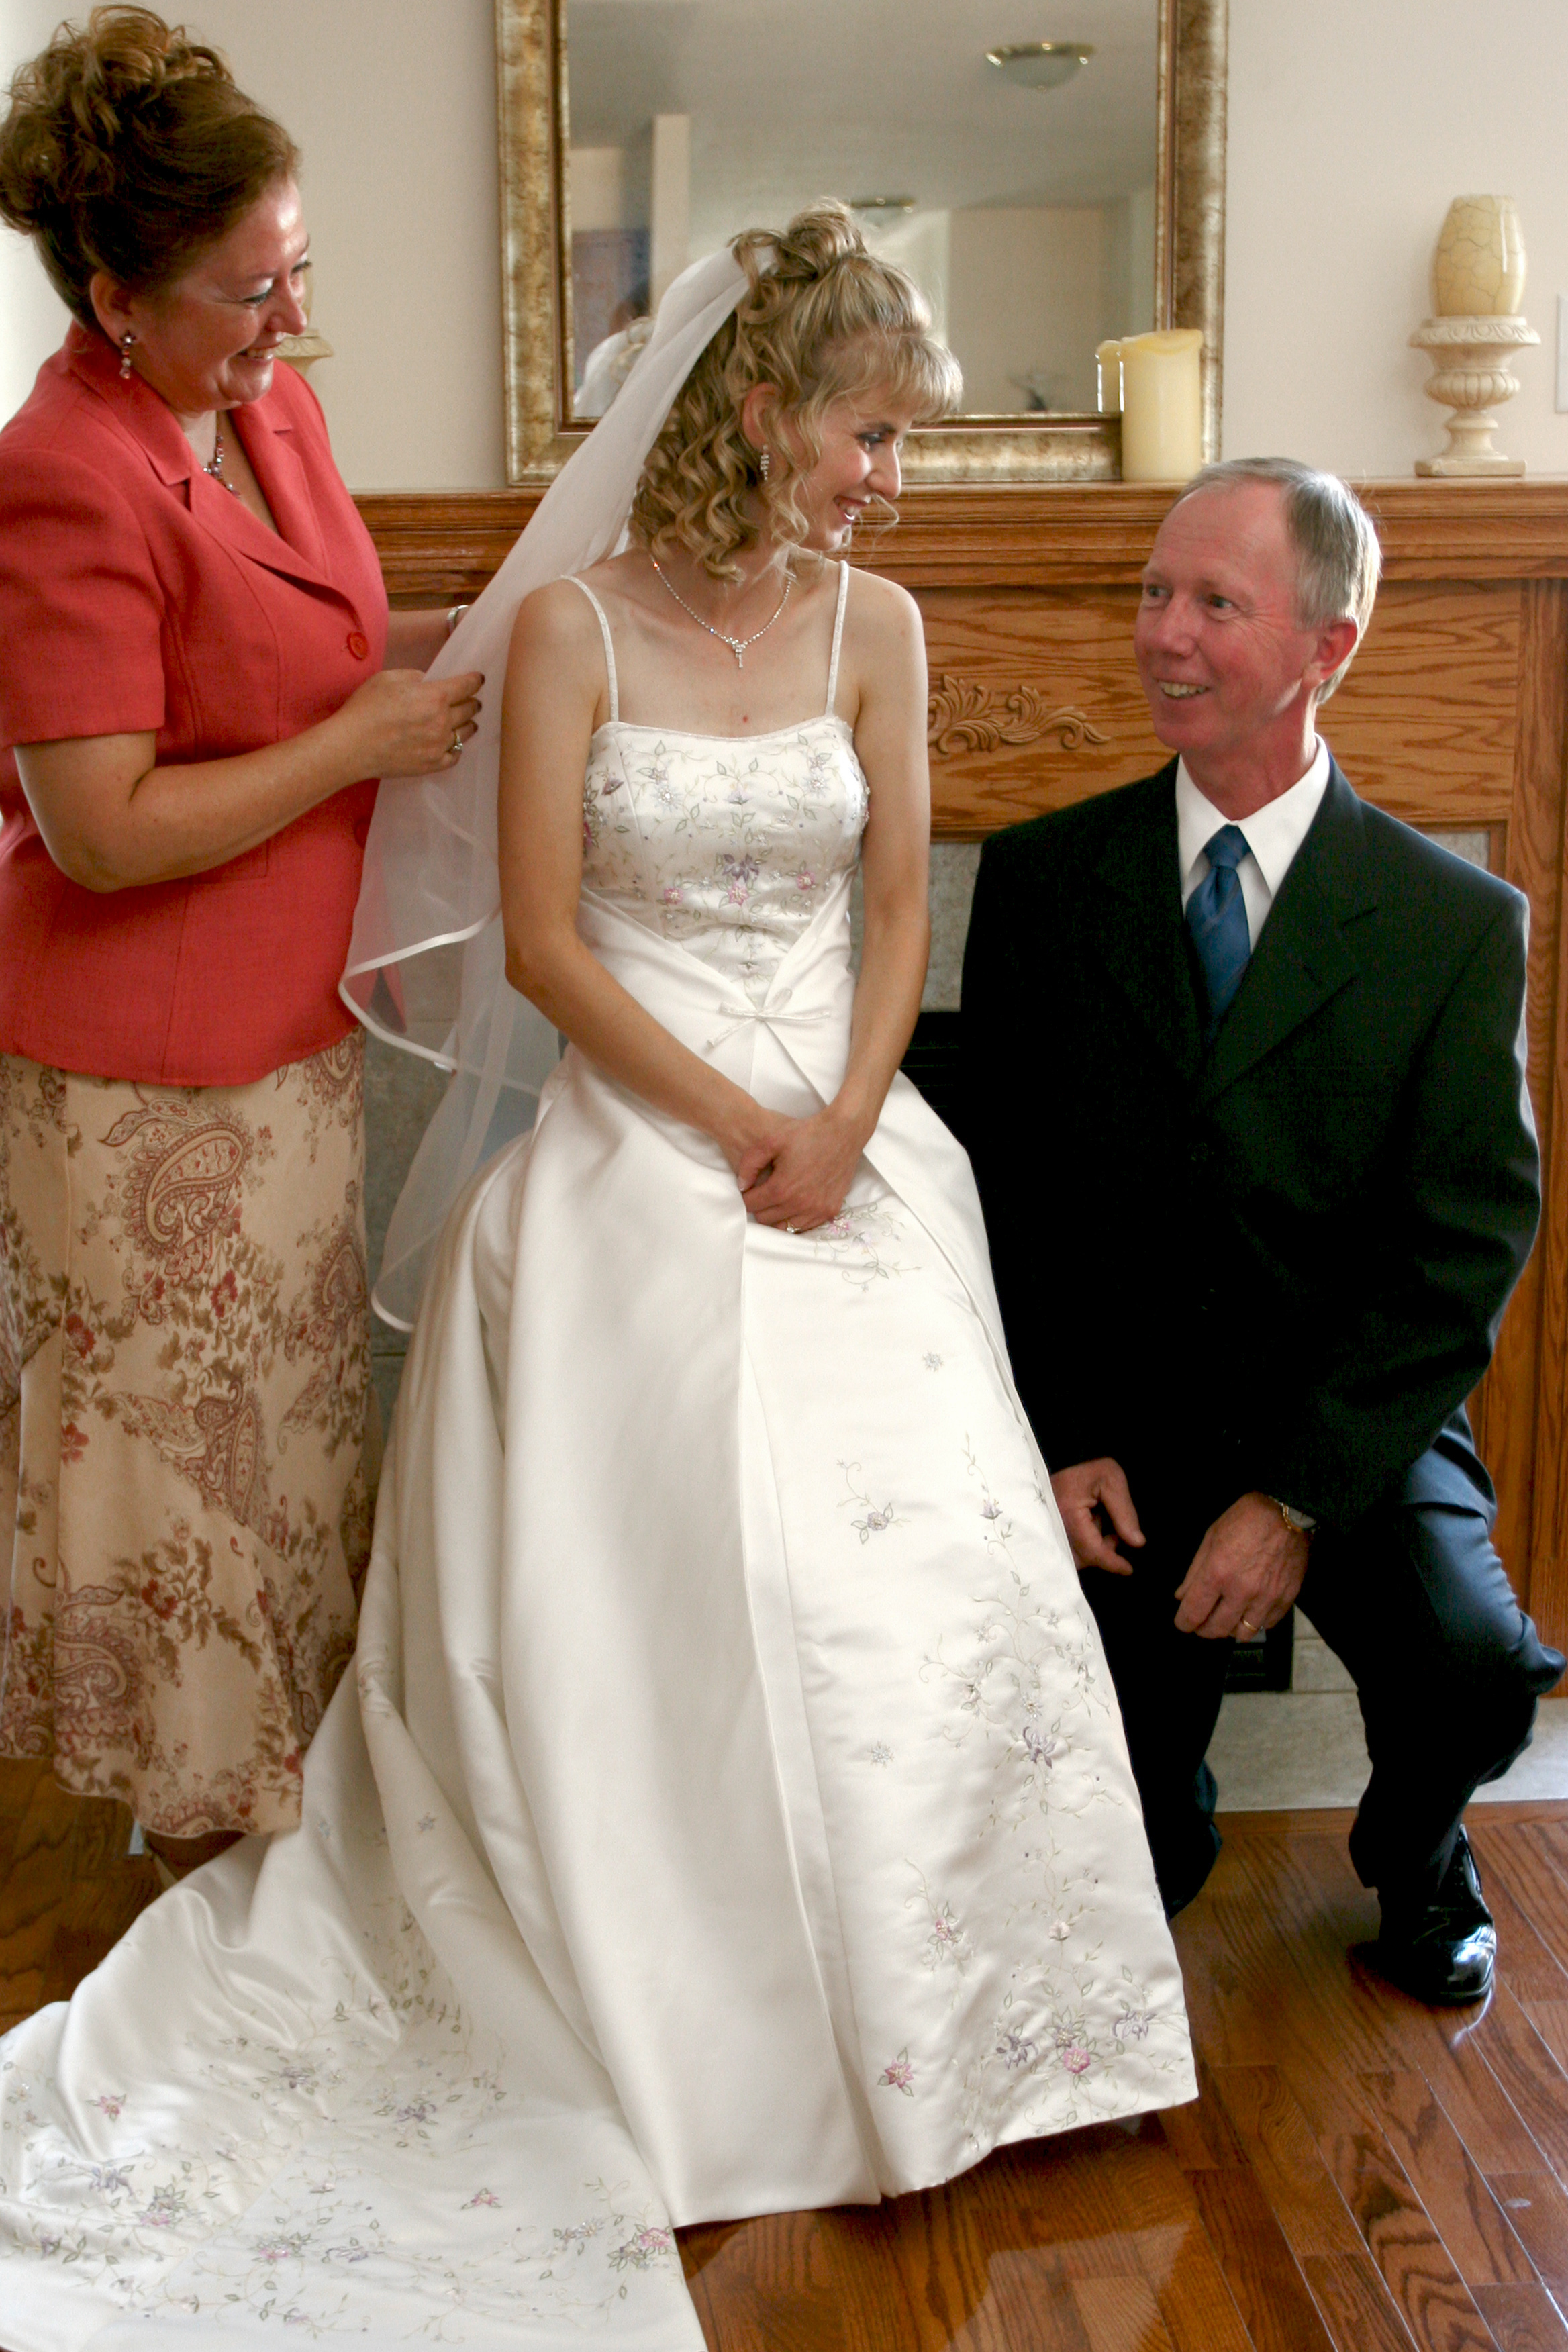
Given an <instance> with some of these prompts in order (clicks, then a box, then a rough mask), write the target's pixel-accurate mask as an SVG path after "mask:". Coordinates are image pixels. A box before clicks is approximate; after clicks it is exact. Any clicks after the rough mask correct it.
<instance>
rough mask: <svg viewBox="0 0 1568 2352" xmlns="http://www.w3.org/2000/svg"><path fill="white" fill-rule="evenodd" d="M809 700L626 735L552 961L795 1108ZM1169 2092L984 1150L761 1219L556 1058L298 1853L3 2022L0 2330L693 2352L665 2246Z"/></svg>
mask: <svg viewBox="0 0 1568 2352" xmlns="http://www.w3.org/2000/svg"><path fill="white" fill-rule="evenodd" d="M842 612H843V604H842V597H841V598H840V605H839V619H840V623H841V622H842ZM602 618H603V615H602V614H601V619H602ZM605 646H606V652H607V654H609V656H610V658H611V660H612V663H613V652H612V651H611V648H610V641H609V632H608V629H607V627H606V629H605ZM834 667H835V669H836V668H837V637H836V641H835V651H834ZM612 676H613V672H612ZM832 703H833V693H832V688H831V685H830V688H829V695H828V705H827V710H826V713H825V714H824V715H823V716H821V717H818V718H814V719H806V720H804V721H803V722H802V723H801V724H800V725H798V726H795V727H790V728H786V729H784V730H779V731H776V732H774V733H772V734H768V735H761V736H753V737H745V738H741V739H715V738H711V737H703V736H697V735H691V734H689V733H686V732H684V731H682V730H675V729H659V728H655V727H650V726H641V725H630V724H628V723H626V722H625V721H623V720H621V719H619V718H618V717H612V719H611V720H610V722H609V723H608V724H607V725H606V726H605V727H604V728H602V729H601V730H600V731H599V733H598V734H597V735H596V736H595V740H594V744H593V748H592V755H591V760H590V764H589V769H588V775H587V782H586V797H585V803H584V808H585V844H586V854H585V887H584V897H583V905H582V916H581V928H582V931H583V935H584V938H585V939H586V940H587V941H588V942H589V944H590V945H591V946H592V947H593V948H594V950H595V952H596V953H597V954H598V955H599V956H600V957H601V958H602V959H603V961H605V964H606V965H607V966H608V967H609V968H610V970H611V971H614V972H615V973H616V976H617V977H618V978H619V979H620V980H621V981H622V982H624V983H625V984H626V987H627V988H629V989H630V990H631V991H632V992H633V993H634V994H635V995H637V997H639V998H640V999H641V1000H642V1001H643V1002H644V1003H647V1005H648V1006H650V1007H651V1009H652V1010H653V1011H654V1012H655V1013H657V1015H658V1018H659V1019H660V1020H661V1021H662V1022H663V1023H665V1024H666V1025H667V1026H668V1028H669V1029H671V1030H672V1031H673V1032H674V1033H675V1034H677V1035H678V1036H679V1037H681V1038H683V1039H684V1040H685V1041H686V1042H687V1043H688V1044H689V1045H691V1046H693V1048H694V1049H695V1050H697V1051H699V1052H700V1053H704V1054H706V1055H709V1057H710V1059H711V1060H712V1061H713V1062H714V1063H715V1064H716V1065H717V1066H719V1067H721V1068H722V1069H724V1070H725V1071H727V1072H728V1073H729V1075H730V1076H732V1077H733V1078H735V1079H736V1080H737V1081H738V1082H739V1083H740V1084H741V1085H742V1086H746V1087H750V1088H752V1091H753V1092H754V1093H755V1094H756V1095H757V1097H759V1098H760V1099H761V1100H763V1101H764V1102H766V1103H768V1104H770V1105H773V1106H774V1107H777V1108H785V1109H788V1110H792V1111H803V1112H804V1111H808V1110H810V1109H811V1108H814V1107H815V1106H816V1104H817V1103H818V1102H819V1101H820V1100H822V1099H823V1098H826V1097H828V1096H830V1095H831V1094H832V1093H833V1091H834V1089H835V1087H836V1086H837V1081H838V1078H839V1076H840V1075H841V1073H842V1070H843V1067H844V1063H845V1058H846V1054H847V1036H848V1017H849V1008H850V1001H851V996H852V980H851V976H850V970H849V919H848V891H849V881H850V877H851V874H852V871H853V868H854V865H855V861H856V856H857V851H858V839H859V834H860V829H861V826H862V824H863V822H864V818H865V813H866V787H865V784H864V781H863V779H862V777H861V773H860V770H859V767H858V762H857V761H856V758H855V752H854V748H853V743H852V740H851V737H850V732H849V730H848V728H847V726H846V725H845V723H844V722H843V721H842V720H840V719H837V718H835V717H834V716H833V715H832ZM614 709H615V704H614V701H613V700H612V710H614ZM998 1115H999V1116H1001V1115H1004V1113H1003V1111H1002V1108H1001V1107H998ZM1041 1246H1042V1248H1045V1249H1053V1248H1058V1247H1070V1246H1071V1237H1070V1235H1053V1234H1042V1236H1041ZM1194 2095H1195V2093H1194V2078H1193V2071H1192V2060H1191V2054H1190V2050H1189V2045H1188V2039H1187V2031H1186V2023H1185V2018H1184V2010H1183V2002H1182V1987H1181V1979H1180V1975H1179V1972H1178V1969H1177V1966H1176V1962H1175V1958H1174V1955H1173V1949H1172V1946H1171V1941H1170V1937H1169V1935H1168V1933H1167V1930H1166V1927H1165V1925H1164V1922H1163V1916H1162V1913H1161V1907H1160V1903H1159V1899H1158V1896H1157V1895H1156V1892H1155V1888H1154V1881H1153V1875H1152V1870H1151V1867H1150V1864H1149V1859H1148V1854H1147V1851H1146V1849H1145V1846H1144V1842H1143V1837H1142V1827H1141V1821H1140V1814H1139V1808H1138V1800H1137V1797H1136V1794H1135V1792H1134V1789H1133V1784H1132V1780H1131V1773H1130V1771H1129V1769H1128V1764H1127V1758H1126V1751H1125V1748H1124V1744H1123V1739H1122V1734H1121V1723H1120V1719H1119V1717H1118V1714H1117V1709H1116V1702H1115V1699H1114V1696H1113V1695H1112V1692H1111V1687H1110V1680H1109V1678H1108V1675H1107V1673H1106V1669H1105V1664H1104V1661H1103V1658H1102V1656H1101V1653H1100V1643H1099V1640H1098V1638H1097V1635H1096V1631H1095V1626H1094V1622H1093V1620H1092V1618H1091V1616H1090V1614H1089V1610H1088V1609H1087V1607H1086V1606H1085V1604H1084V1602H1083V1601H1082V1599H1081V1598H1080V1596H1079V1589H1078V1583H1077V1579H1076V1577H1075V1575H1074V1572H1073V1569H1072V1565H1071V1561H1070V1559H1069V1556H1068V1549H1067V1546H1066V1543H1065V1540H1064V1538H1063V1536H1062V1533H1061V1528H1060V1524H1059V1521H1058V1517H1057V1514H1056V1510H1055V1507H1054V1504H1053V1503H1052V1502H1051V1500H1050V1499H1049V1488H1048V1486H1047V1483H1046V1479H1045V1474H1044V1469H1043V1465H1042V1464H1041V1462H1040V1459H1039V1455H1038V1454H1037V1450H1036V1448H1035V1445H1034V1444H1033V1441H1032V1439H1031V1437H1030V1435H1029V1433H1028V1430H1027V1427H1026V1423H1025V1422H1024V1419H1023V1415H1022V1412H1021V1411H1020V1408H1019V1406H1018V1403H1017V1400H1016V1395H1015V1393H1014V1391H1013V1388H1012V1385H1011V1382H1010V1380H1009V1377H1008V1372H1007V1366H1006V1359H1005V1353H1004V1349H1003V1345H1002V1340H1001V1337H1000V1328H999V1324H998V1320H997V1315H996V1308H995V1302H994V1297H993V1293H992V1289H991V1284H990V1277H989V1272H988V1268H987V1265H986V1259H985V1250H984V1234H983V1231H982V1227H981V1222H980V1213H979V1207H978V1203H977V1202H976V1199H975V1195H974V1191H973V1183H972V1181H971V1178H970V1174H969V1168H968V1162H967V1160H965V1159H964V1156H963V1153H962V1152H961V1151H960V1150H959V1149H958V1147H957V1145H956V1144H955V1143H954V1142H953V1141H952V1138H951V1137H950V1136H949V1134H948V1133H947V1131H946V1129H944V1128H942V1126H941V1125H940V1123H939V1122H938V1121H937V1119H936V1118H934V1117H933V1116H932V1114H931V1112H930V1111H929V1109H928V1108H926V1106H925V1105H924V1103H923V1102H922V1101H921V1097H919V1095H918V1094H917V1093H916V1092H915V1091H914V1089H913V1088H912V1087H910V1086H909V1085H908V1083H907V1082H906V1081H905V1080H904V1079H902V1078H899V1079H897V1080H896V1081H895V1083H894V1087H893V1090H892V1092H891V1094H890V1096H889V1100H888V1105H887V1108H886V1111H885V1113H884V1116H883V1118H882V1120H881V1123H880V1125H879V1129H878V1131H877V1134H876V1136H875V1138H874V1139H873V1140H872V1143H871V1144H870V1146H869V1148H868V1151H867V1154H866V1158H865V1160H864V1162H863V1163H862V1166H861V1168H860V1171H859V1173H858V1178H857V1181H856V1182H855V1184H854V1187H853V1190H852V1192H851V1193H850V1196H849V1199H848V1202H847V1204H846V1206H845V1208H844V1211H843V1213H841V1214H840V1215H839V1216H838V1217H837V1219H836V1220H835V1221H834V1223H832V1224H831V1225H829V1226H826V1228H824V1229H822V1230H821V1231H819V1232H816V1233H813V1234H805V1235H798V1236H794V1235H790V1234H784V1233H780V1232H774V1231H770V1230H768V1229H765V1228H763V1227H761V1226H758V1225H756V1224H754V1223H751V1222H750V1221H749V1220H748V1219H747V1217H746V1215H745V1213H744V1211H743V1209H742V1204H741V1201H740V1197H739V1194H738V1192H737V1190H736V1187H735V1183H734V1180H733V1177H732V1176H731V1171H730V1170H729V1168H728V1166H727V1165H726V1164H725V1162H724V1161H723V1160H722V1158H721V1154H720V1153H719V1152H718V1150H716V1149H715V1148H714V1147H713V1146H712V1145H710V1143H709V1142H708V1140H707V1139H706V1138H704V1137H703V1136H701V1135H700V1134H699V1133H698V1132H696V1131H695V1130H694V1129H689V1128H686V1127H683V1126H680V1125H679V1124H677V1123H675V1122H674V1121H672V1120H670V1119H668V1118H664V1117H663V1116H661V1115H660V1114H658V1113H657V1112H653V1111H650V1110H649V1109H648V1108H647V1107H646V1106H645V1105H643V1104H642V1103H641V1102H640V1101H638V1100H637V1098H636V1097H633V1096H632V1095H630V1094H628V1093H627V1092H626V1089H624V1088H623V1087H619V1086H617V1085H616V1084H615V1083H614V1082H613V1081H611V1080H610V1079H608V1078H606V1077H605V1076H602V1075H601V1074H600V1073H599V1072H598V1071H596V1070H595V1068H594V1067H593V1066H591V1065H590V1064H589V1063H588V1062H586V1061H585V1060H584V1059H583V1057H582V1056H581V1055H578V1054H577V1053H576V1052H575V1051H572V1052H569V1053H568V1054H567V1055H566V1057H565V1059H564V1061H563V1064H562V1065H561V1066H560V1068H559V1070H558V1071H557V1072H556V1074H555V1076H554V1077H553V1078H552V1080H551V1082H550V1084H549V1086H548V1087H547V1088H546V1090H545V1096H544V1099H543V1101H542V1107H541V1112H540V1117H539V1121H538V1125H537V1127H536V1129H535V1131H534V1133H533V1135H532V1137H531V1138H530V1139H525V1140H524V1141H523V1142H521V1143H520V1144H518V1145H516V1146H514V1147H512V1148H511V1149H510V1150H507V1151H505V1152H503V1153H501V1154H500V1157H499V1158H498V1159H496V1160H494V1161H493V1162H492V1163H491V1164H490V1165H489V1167H488V1168H486V1169H485V1170H484V1171H482V1173H481V1175H480V1176H479V1179H478V1180H477V1181H476V1182H475V1183H474V1184H473V1185H472V1186H471V1188H470V1190H469V1192H468V1196H467V1198H466V1200H465V1202H463V1203H462V1204H461V1205H460V1207H459V1209H458V1212H457V1213H455V1215H454V1216H453V1218H452V1220H451V1222H450V1224H449V1226H448V1228H447V1234H446V1236H445V1238H444V1241H443V1244H442V1247H441V1252H440V1255H439V1257H438V1260H437V1264H436V1266H435V1270H434V1272H433V1274H432V1276H431V1278H430V1281H429V1284H428V1286H427V1291H426V1299H425V1302H424V1306H423V1308H422V1311H421V1316H420V1321H419V1327H418V1331H417V1334H416V1339H415V1342H414V1346H413V1349H412V1351H411V1353H410V1357H409V1360H408V1365H407V1370H406V1372H405V1381H404V1388H403V1394H402V1398H401V1401H400V1403H399V1407H398V1412H397V1417H396V1423H395V1433H394V1438H393V1443H392V1446H391V1449H390V1452H389V1454H388V1461H387V1470H386V1475H385V1478H384V1485H383V1489H382V1496H381V1506H380V1510H379V1513H378V1517H377V1527H376V1543H375V1551H374V1561H373V1565H372V1569H371V1574H370V1580H369V1584H368V1588H367V1591H366V1594H365V1601H364V1611H363V1623H362V1629H361V1634H360V1641H359V1647H358V1652H357V1655H356V1660H355V1672H354V1674H353V1675H352V1676H351V1677H349V1678H348V1680H347V1681H346V1682H345V1684H344V1685H343V1687H342V1689H341V1690H340V1692H339V1694H338V1696H337V1697H336V1699H335V1700H334V1702H333V1704H332V1706H331V1709H330V1710H329V1712H328V1715H327V1717H326V1720H325V1722H324V1724H323V1726H322V1728H321V1733H320V1735H319V1737H318V1738H317V1740H316V1742H315V1745H314V1747H313V1748H312V1749H311V1751H310V1759H309V1762H308V1766H307V1770H306V1778H305V1821H304V1824H303V1826H302V1828H301V1829H300V1831H299V1832H297V1833H295V1834H293V1835H289V1836H280V1837H277V1838H274V1839H273V1840H271V1841H270V1843H268V1842H265V1841H262V1840H251V1841H248V1842H247V1843H245V1844H243V1845H241V1846H238V1847H237V1848H235V1849H234V1850H233V1851H232V1853H228V1854H226V1855H225V1856H224V1857H223V1858H222V1859H221V1860H220V1861H219V1862H217V1863H215V1864H210V1865H209V1866H208V1867H207V1868H206V1869H205V1870H204V1871H202V1872H200V1873H199V1874H197V1875H196V1876H195V1877H194V1878H192V1879H190V1880H188V1881H186V1882H185V1883H184V1885H182V1886H180V1887H179V1888H177V1889H176V1890H174V1892H172V1893H170V1894H168V1895H165V1896H163V1899H162V1900H161V1901H160V1902H158V1903H157V1904H156V1905H154V1906H153V1908H152V1909H151V1910H150V1911H149V1912H147V1913H146V1914H144V1915H143V1916H142V1918H141V1919H140V1920H139V1921H138V1922H137V1924H136V1926H135V1927H133V1928H132V1931H131V1933H130V1934H129V1935H128V1936H127V1937H125V1938H124V1939H123V1941H122V1942H121V1944H120V1945H119V1946H118V1947H117V1948H115V1949H114V1950H113V1951H112V1952H111V1953H110V1956H109V1958H107V1960H106V1961H105V1962H104V1963H103V1965H102V1966H101V1967H100V1969H98V1970H97V1971H96V1973H95V1974H94V1975H93V1976H91V1977H89V1979H87V1981H86V1982H85V1983H84V1984H83V1985H82V1986H81V1988H80V1989H79V1991H78V1992H77V1994H76V1996H75V1998H74V2000H72V2001H71V2002H70V2003H69V2004H68V2005H58V2004H57V2005H56V2006H54V2007H51V2008H48V2009H46V2010H43V2011H40V2012H39V2013H38V2014H37V2016H36V2017H34V2018H32V2019H30V2020H29V2021H27V2022H26V2024H24V2025H22V2026H19V2027H18V2028H16V2031H15V2032H12V2033H11V2034H9V2035H8V2036H7V2037H6V2038H5V2041H4V2042H0V2342H3V2343H4V2344H5V2346H6V2347H8V2352H79V2347H88V2346H90V2347H93V2352H131V2347H137V2352H152V2347H164V2346H168V2347H175V2352H182V2347H205V2346H208V2345H211V2346H213V2347H229V2346H233V2345H238V2344H246V2343H252V2342H254V2343H261V2342H272V2341H274V2340H278V2339H279V2338H280V2337H281V2336H282V2335H283V2334H284V2333H285V2332H286V2331H289V2330H293V2331H295V2339H296V2340H311V2339H313V2338H316V2337H336V2336H366V2337H368V2338H370V2340H372V2341H373V2342H374V2344H376V2345H377V2346H383V2345H385V2346H391V2345H395V2344H404V2343H410V2344H439V2345H464V2346H468V2347H496V2352H500V2347H502V2346H506V2347H512V2346H515V2345H517V2344H518V2343H520V2342H521V2343H525V2344H527V2345H529V2346H530V2347H535V2352H538V2347H555V2346H563V2345H565V2344H568V2343H572V2344H575V2343H577V2342H579V2341H580V2339H581V2336H582V2334H583V2332H584V2329H585V2328H592V2327H594V2326H599V2327H601V2328H606V2329H607V2330H608V2332H609V2333H610V2335H611V2336H612V2337H613V2338H614V2340H616V2342H618V2343H622V2344H625V2345H626V2346H628V2347H647V2352H656V2347H657V2352H666V2347H668V2352H675V2348H676V2347H687V2352H692V2348H693V2347H700V2344H701V2336H700V2330H699V2327H698V2325H697V2321H696V2316H695V2314H694V2312H693V2310H692V2307H691V2305H690V2302H689V2298H688V2296H687V2294H686V2292H685V2288H684V2285H683V2284H682V2280H681V2274H680V2267H679V2256H678V2253H677V2252H676V2250H675V2247H674V2243H673V2240H672V2237H671V2234H670V2225H671V2223H672V2222H682V2221H700V2220H709V2219H717V2218H721V2217H731V2216H739V2215H743V2214H751V2213H758V2212H766V2211H773V2210H787V2209H792V2208H802V2207H813V2206H819V2205H828V2204H834V2203H838V2202H842V2201H846V2200H870V2199H875V2198H876V2197H877V2196H878V2195H879V2194H896V2193H898V2192H900V2191H901V2190H906V2189H915V2188H918V2187H921V2186H922V2185H924V2184H927V2183H930V2182H933V2181H938V2180H941V2179H944V2178H947V2177H949V2176H951V2175H952V2174H953V2173H955V2172H958V2171H961V2170H962V2169H963V2168H964V2167H966V2166H968V2165H970V2164H973V2163H974V2162H975V2161H976V2160H977V2159H978V2158H981V2157H983V2156H984V2154H985V2153H986V2152H987V2150H988V2149H990V2148H991V2147H994V2146H996V2145H997V2144H998V2143H1000V2142H1003V2141H1007V2140H1016V2139H1020V2138H1024V2137H1029V2136H1031V2135H1035V2134H1039V2133H1047V2132H1056V2131H1060V2130H1063V2129H1066V2128H1068V2127H1070V2126H1074V2125H1079V2124H1087V2123H1092V2122H1098V2121H1101V2120H1103V2119H1105V2118H1107V2117H1110V2116H1126V2115H1131V2114H1134V2113H1137V2112H1138V2111H1140V2110H1143V2109H1147V2108H1151V2107H1160V2106H1166V2105H1173V2104H1176V2103H1178V2102H1181V2101H1184V2100H1186V2099H1189V2098H1191V2097H1193V2096H1194Z"/></svg>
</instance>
